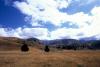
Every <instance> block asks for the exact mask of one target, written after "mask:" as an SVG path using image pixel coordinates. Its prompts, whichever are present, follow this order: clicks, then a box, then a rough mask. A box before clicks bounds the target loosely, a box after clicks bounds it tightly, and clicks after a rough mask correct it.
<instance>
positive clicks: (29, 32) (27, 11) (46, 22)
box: [0, 0, 100, 40]
mask: <svg viewBox="0 0 100 67" xmlns="http://www.w3.org/2000/svg"><path fill="white" fill-rule="evenodd" d="M99 26H100V0H0V31H1V32H0V36H5V37H18V38H31V37H35V38H38V39H42V40H43V39H48V40H52V39H63V38H66V39H69V38H71V39H81V38H88V37H89V38H91V39H92V37H93V36H95V37H94V38H95V39H100V31H99V29H100V27H99Z"/></svg>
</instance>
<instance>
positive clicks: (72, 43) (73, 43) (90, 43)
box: [42, 39, 100, 49]
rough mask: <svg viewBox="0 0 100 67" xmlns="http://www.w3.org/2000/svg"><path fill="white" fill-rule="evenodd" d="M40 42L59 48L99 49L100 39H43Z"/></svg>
mask: <svg viewBox="0 0 100 67" xmlns="http://www.w3.org/2000/svg"><path fill="white" fill-rule="evenodd" d="M42 44H44V45H49V46H50V47H54V48H60V49H100V40H83V39H82V40H75V39H57V40H43V41H42Z"/></svg>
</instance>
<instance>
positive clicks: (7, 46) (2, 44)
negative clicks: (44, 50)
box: [0, 37, 42, 50]
mask: <svg viewBox="0 0 100 67" xmlns="http://www.w3.org/2000/svg"><path fill="white" fill-rule="evenodd" d="M24 43H26V44H27V45H28V46H29V47H36V48H41V47H42V45H41V44H40V42H39V40H38V39H36V38H29V39H19V38H16V37H0V50H18V49H20V48H21V46H22V45H23V44H24Z"/></svg>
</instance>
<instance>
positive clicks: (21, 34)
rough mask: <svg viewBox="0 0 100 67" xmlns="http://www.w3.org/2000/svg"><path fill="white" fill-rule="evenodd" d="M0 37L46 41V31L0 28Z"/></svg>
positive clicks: (40, 29) (44, 29)
mask: <svg viewBox="0 0 100 67" xmlns="http://www.w3.org/2000/svg"><path fill="white" fill-rule="evenodd" d="M0 31H1V32H0V36H5V37H18V38H31V37H35V38H38V39H47V37H48V30H47V29H46V28H21V27H19V28H16V29H8V28H0Z"/></svg>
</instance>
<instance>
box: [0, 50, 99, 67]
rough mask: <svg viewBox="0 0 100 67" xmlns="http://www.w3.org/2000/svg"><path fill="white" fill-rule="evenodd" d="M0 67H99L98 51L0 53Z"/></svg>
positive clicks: (16, 51)
mask: <svg viewBox="0 0 100 67" xmlns="http://www.w3.org/2000/svg"><path fill="white" fill-rule="evenodd" d="M0 67H100V51H99V50H98V51H89V50H87V51H85V50H84V51H82V50H81V51H78V50H77V51H73V50H69V51H68V50H64V51H55V52H49V53H46V52H44V51H42V50H39V49H36V48H30V51H29V52H25V53H24V52H21V51H18V50H15V51H0Z"/></svg>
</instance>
